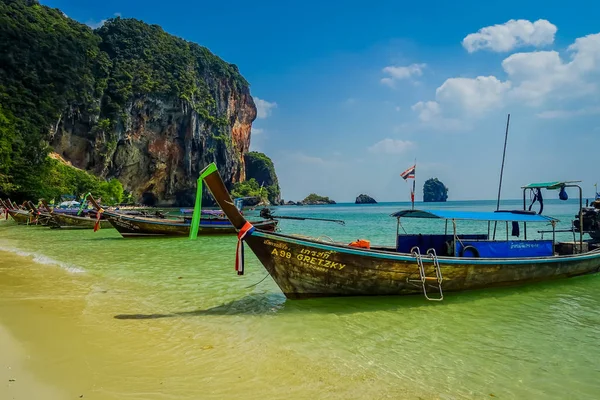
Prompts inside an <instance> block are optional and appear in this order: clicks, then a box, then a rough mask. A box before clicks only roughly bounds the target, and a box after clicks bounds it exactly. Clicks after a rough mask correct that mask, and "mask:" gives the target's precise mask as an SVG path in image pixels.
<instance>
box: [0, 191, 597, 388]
mask: <svg viewBox="0 0 600 400" xmlns="http://www.w3.org/2000/svg"><path fill="white" fill-rule="evenodd" d="M406 206H407V204H406V203H397V204H392V203H389V204H379V205H361V206H358V205H351V204H339V205H333V206H303V207H294V206H291V207H279V208H277V209H274V214H280V215H290V216H306V217H316V218H332V219H342V220H345V221H346V225H345V226H341V225H338V224H335V223H327V222H308V221H289V220H283V221H282V222H281V230H282V231H283V232H287V233H297V234H303V235H309V236H314V237H318V236H322V235H326V236H328V237H331V238H332V239H333V240H335V241H341V242H349V241H352V240H355V239H357V238H366V239H368V240H370V241H371V243H377V244H383V245H393V244H394V242H395V238H394V235H395V232H396V223H395V220H394V219H393V218H390V217H389V214H391V213H392V212H394V211H397V210H398V209H401V208H406ZM521 207H522V203H521V202H519V201H514V202H505V203H503V206H502V208H504V209H508V208H510V209H518V208H521ZM428 208H447V209H457V210H460V209H469V210H479V211H491V210H493V209H495V202H494V201H490V202H485V201H478V202H448V203H445V204H435V205H433V204H432V205H428ZM577 210H578V203H577V202H576V201H568V202H558V201H552V200H550V201H546V207H545V212H544V214H546V215H551V216H554V217H557V218H559V219H560V220H561V223H560V224H559V226H558V228H559V229H560V228H569V227H570V221H571V219H572V218H573V216H574V215H575V213H576V212H577ZM256 213H257V211H256ZM403 226H404V228H405V229H406V230H407V231H408V232H415V231H421V232H440V233H441V232H443V229H444V225H443V223H440V221H406V222H405V223H403ZM462 228H464V229H465V231H468V232H473V231H472V230H475V233H476V232H477V231H478V230H480V231H481V232H482V233H485V232H487V223H483V224H478V223H467V222H459V225H458V230H459V232H460V231H461V229H462ZM528 229H529V233H528V235H529V237H534V236H536V237H537V233H536V231H537V230H538V229H548V227H545V226H529V227H528ZM499 232H501V233H502V234H505V233H504V228H503V227H502V228H499ZM562 236H563V238H564V239H569V240H572V236H571V235H569V234H563V235H562ZM235 244H236V239H235V237H200V238H199V239H198V240H197V241H189V240H187V239H185V238H182V239H162V238H158V239H122V238H121V237H120V236H119V235H118V233H117V232H116V231H114V230H108V229H107V230H100V231H99V232H97V233H94V232H91V231H56V230H50V229H45V228H35V227H23V226H16V225H14V224H12V223H2V224H0V250H6V251H12V252H18V253H19V254H22V255H24V256H27V257H30V258H33V259H34V260H36V261H37V262H39V263H44V264H47V266H48V268H62V269H63V270H64V273H65V276H66V277H69V276H71V277H75V276H78V275H81V274H84V275H85V276H86V277H89V279H91V280H93V281H94V282H95V286H96V288H97V290H96V291H94V293H93V294H90V296H89V299H88V300H87V301H88V303H87V308H86V311H85V313H86V314H89V315H90V317H89V318H91V321H92V322H90V324H92V323H93V324H98V325H102V324H108V325H110V326H113V327H115V329H128V327H133V326H140V325H142V324H143V325H144V326H147V327H148V330H149V331H148V332H151V330H152V329H153V328H156V329H158V327H162V328H164V329H166V332H167V333H164V335H165V337H164V342H161V343H162V345H160V346H157V347H156V351H155V352H156V353H157V354H160V353H162V352H165V353H169V354H171V355H176V356H177V357H175V359H176V360H178V361H177V362H172V363H171V364H168V365H159V366H157V367H156V368H163V367H164V368H165V371H167V370H168V371H169V372H168V374H170V375H172V376H174V377H178V378H181V379H182V380H183V378H184V377H187V376H193V379H194V382H195V385H197V386H194V387H195V388H196V387H197V388H200V387H211V388H212V391H211V395H213V398H225V397H230V396H234V395H235V396H236V397H237V396H239V395H241V393H243V396H244V397H245V398H264V397H265V396H268V397H269V398H296V397H297V398H300V397H310V396H312V397H314V396H317V397H323V398H324V397H327V398H365V399H371V398H414V399H417V398H427V399H429V398H443V399H462V398H467V399H471V398H477V399H479V398H491V397H492V396H494V397H497V398H504V399H512V398H527V399H537V398H539V399H565V398H569V399H588V398H597V397H598V393H600V379H598V378H599V377H600V345H598V339H599V338H600V299H599V296H598V291H599V290H600V277H599V276H597V275H593V276H585V277H580V278H573V279H568V280H563V281H557V282H551V283H544V284H537V285H530V286H524V287H519V288H510V289H494V290H483V291H474V292H468V293H452V294H448V295H447V296H446V298H445V300H444V301H443V302H442V303H430V302H427V301H426V300H425V299H424V298H423V297H421V296H413V297H385V298H339V299H315V300H304V301H289V300H286V299H285V297H284V296H283V295H282V294H281V292H280V291H279V289H278V288H277V286H276V285H275V284H274V282H273V281H272V280H271V278H270V277H268V276H267V274H266V271H265V270H264V268H262V266H261V265H260V264H259V263H258V261H257V260H256V258H255V257H254V256H253V255H251V254H250V252H249V251H247V252H246V253H247V254H248V256H247V263H246V271H247V272H246V275H244V276H242V277H238V276H236V275H235V271H234V266H233V265H234V251H235ZM165 327H166V328H165ZM190 332H194V334H195V335H204V336H205V337H206V338H208V339H206V340H207V341H208V342H210V343H212V342H215V343H216V342H218V343H221V342H222V341H224V342H226V343H228V344H227V345H226V346H225V347H224V348H223V349H222V350H223V351H215V352H214V356H213V355H211V354H209V355H206V354H207V353H206V352H205V353H203V355H202V357H204V358H203V359H202V360H200V358H197V355H198V354H199V353H198V352H199V345H194V344H188V345H184V344H182V343H184V342H183V341H182V340H183V339H182V340H179V339H177V340H175V339H174V338H179V335H184V334H185V335H187V334H190ZM161 334H162V333H161ZM148 335H150V333H148ZM182 337H183V336H182ZM217 338H218V339H217ZM140 340H142V341H143V340H144V338H140ZM148 340H149V339H148ZM215 346H217V344H215ZM123 351H127V349H123ZM157 357H158V355H157ZM198 357H199V356H198ZM211 357H214V359H211ZM151 362H152V360H148V359H144V360H140V365H137V366H136V365H131V366H130V370H131V373H132V376H137V375H136V373H137V374H138V375H139V374H140V372H136V371H137V369H136V368H139V369H140V370H142V369H143V365H142V363H151ZM157 362H158V361H157ZM196 362H197V363H210V365H212V366H213V367H212V369H211V370H210V372H208V373H207V372H206V371H205V372H204V373H203V374H198V376H195V375H193V374H194V372H193V370H194V368H190V366H193V365H195V364H194V363H196ZM240 368H243V370H244V379H241V380H240V381H235V382H232V381H231V377H230V374H231V371H232V370H239V369H240ZM190 374H192V375H190ZM139 379H142V378H139ZM242 381H243V382H242ZM177 382H179V381H177ZM250 383H252V385H250ZM186 385H187V386H186ZM247 385H250V386H249V387H251V388H252V389H251V390H250V391H247V390H246V388H247V387H248V386H247ZM184 386H186V387H187V389H186V390H184V389H183V388H184ZM188 386H189V382H188V383H187V384H186V383H183V382H181V387H179V388H177V387H174V389H173V391H172V392H171V395H174V394H178V393H179V395H180V397H178V398H201V396H200V397H198V396H197V394H198V393H199V392H197V393H195V394H196V396H194V391H193V390H192V389H190V388H189V387H188ZM120 390H122V392H121V393H120V394H122V396H123V398H125V397H127V398H133V396H132V395H131V393H128V392H127V389H126V388H124V389H120ZM178 390H179V392H178ZM198 390H199V389H198ZM153 396H154V397H152V398H171V397H168V396H166V395H165V396H160V395H156V394H153ZM186 396H189V397H186ZM136 398H137V397H136ZM140 398H144V397H143V396H142V397H140Z"/></svg>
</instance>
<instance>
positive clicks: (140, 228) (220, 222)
mask: <svg viewBox="0 0 600 400" xmlns="http://www.w3.org/2000/svg"><path fill="white" fill-rule="evenodd" d="M90 202H91V203H92V204H93V205H94V207H95V208H96V210H97V212H99V213H100V214H101V215H102V216H103V217H104V218H106V219H107V220H108V221H109V222H110V223H111V224H112V226H114V227H115V229H116V230H117V231H118V232H119V233H120V234H121V236H123V237H124V238H128V237H142V236H189V235H190V227H191V221H190V219H187V218H186V219H179V220H174V219H167V218H164V219H163V218H149V217H143V216H136V215H127V214H124V213H120V212H117V211H111V210H104V209H103V208H102V207H101V206H100V205H99V204H98V203H97V202H96V201H95V200H94V198H93V197H91V196H90ZM202 215H203V217H202V218H201V219H200V229H199V231H198V234H200V235H227V234H229V235H231V234H235V233H236V232H237V230H236V229H235V228H234V226H233V225H232V224H231V222H229V220H228V219H227V218H225V217H224V216H223V214H222V213H219V212H212V211H209V210H205V211H203V212H202ZM254 224H255V225H256V226H258V227H260V228H261V229H263V230H264V231H267V232H270V231H274V230H275V229H276V228H277V221H274V220H259V221H254Z"/></svg>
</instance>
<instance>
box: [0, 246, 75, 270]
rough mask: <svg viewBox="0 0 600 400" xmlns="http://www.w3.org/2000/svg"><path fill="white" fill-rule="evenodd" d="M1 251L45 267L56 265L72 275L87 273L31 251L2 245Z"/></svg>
mask: <svg viewBox="0 0 600 400" xmlns="http://www.w3.org/2000/svg"><path fill="white" fill-rule="evenodd" d="M0 251H6V252H8V253H13V254H16V255H19V256H22V257H30V258H32V259H33V261H34V262H36V263H38V264H43V265H56V266H59V267H60V268H62V269H64V270H65V271H67V272H69V273H72V274H82V273H84V272H85V270H84V269H83V268H80V267H78V266H76V265H72V264H67V263H64V262H61V261H58V260H55V259H53V258H51V257H48V256H45V255H43V254H39V253H35V252H29V251H24V250H21V249H17V248H15V247H9V246H3V245H0Z"/></svg>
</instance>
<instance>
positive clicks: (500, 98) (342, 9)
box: [43, 0, 600, 201]
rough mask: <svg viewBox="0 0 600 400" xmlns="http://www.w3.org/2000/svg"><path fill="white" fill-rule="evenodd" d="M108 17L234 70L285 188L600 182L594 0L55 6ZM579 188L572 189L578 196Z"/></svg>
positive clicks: (299, 192) (382, 197)
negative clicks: (434, 181)
mask: <svg viewBox="0 0 600 400" xmlns="http://www.w3.org/2000/svg"><path fill="white" fill-rule="evenodd" d="M43 3H44V4H45V5H48V6H51V7H57V8H60V9H61V10H62V11H63V12H65V13H66V14H67V15H68V16H69V17H71V18H74V19H76V20H78V21H81V22H84V23H87V24H89V25H91V26H95V25H98V24H100V23H101V22H102V20H104V19H106V18H110V17H112V16H114V15H115V14H118V15H121V16H122V17H125V18H126V17H134V18H137V19H141V20H144V21H146V22H148V23H154V24H159V25H161V26H162V27H163V28H164V29H165V30H166V31H167V32H169V33H172V34H174V35H177V36H180V37H183V38H185V39H187V40H190V41H194V42H197V43H199V44H201V45H203V46H206V47H208V48H209V49H210V50H211V51H213V52H214V53H215V54H217V55H219V56H220V57H222V58H223V59H225V60H226V61H228V62H231V63H235V64H237V65H238V66H239V68H240V70H241V72H242V74H243V75H244V76H245V77H246V79H247V80H248V81H249V82H250V84H251V92H252V95H253V96H254V98H255V101H256V102H257V105H258V106H259V118H258V119H257V120H256V121H255V123H254V125H253V134H252V144H251V148H252V149H256V150H259V151H262V152H265V153H266V154H267V155H269V156H270V157H271V158H272V159H273V161H274V163H275V167H276V170H277V173H278V175H279V180H280V184H281V187H282V192H283V197H284V198H285V199H286V200H299V199H302V198H303V197H304V196H306V195H307V194H308V193H310V192H316V193H319V194H322V195H327V196H330V197H331V198H333V199H335V200H337V201H352V200H353V199H354V198H355V197H356V196H357V195H358V194H359V193H368V194H370V195H372V196H373V197H375V198H376V199H377V200H379V201H405V200H408V199H409V186H408V185H407V184H406V183H405V182H404V181H402V179H401V178H400V177H399V174H400V172H402V171H403V170H404V169H406V168H407V167H409V166H410V165H411V164H412V163H413V161H414V159H415V158H416V159H417V186H418V190H417V199H420V198H421V196H422V190H420V187H421V186H422V183H423V182H424V180H426V179H427V178H430V177H437V178H439V179H440V180H442V181H443V182H444V183H445V184H446V185H447V186H448V187H449V189H450V191H449V195H450V199H451V200H464V199H493V198H495V197H496V194H497V185H498V177H499V169H500V162H501V157H502V145H503V140H504V129H505V124H506V115H507V113H510V114H511V127H510V133H509V142H508V150H507V164H506V169H505V177H504V185H503V197H504V198H519V196H520V189H519V187H520V186H521V185H523V184H526V183H529V182H531V181H546V180H559V179H581V180H583V181H584V194H586V195H587V196H592V195H593V184H594V183H596V182H597V181H599V180H600V179H599V176H598V175H599V174H598V172H597V168H596V162H595V161H596V159H597V157H598V153H599V151H600V86H599V83H600V79H599V78H600V25H599V24H598V23H597V21H599V20H600V4H598V3H596V2H593V1H588V2H578V1H570V2H568V3H566V2H557V1H543V2H542V1H530V2H523V1H519V2H516V1H504V2H502V3H501V4H493V3H490V2H481V1H466V2H458V3H457V2H448V1H429V2H422V3H407V2H398V1H372V2H367V3H365V2H359V1H344V2H342V1H335V2H333V1H330V2H323V1H311V0H306V1H303V2H293V3H292V2H281V1H255V2H243V1H228V2H220V3H218V2H193V1H189V0H188V1H179V0H172V1H170V2H163V1H161V2H159V1H153V0H146V1H138V0H134V1H127V2H122V1H113V0H109V1H106V0H104V1H89V0H87V1H85V2H84V1H73V0H71V1H65V0H46V1H43ZM574 194H575V193H573V195H574Z"/></svg>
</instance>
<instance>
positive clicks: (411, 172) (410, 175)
mask: <svg viewBox="0 0 600 400" xmlns="http://www.w3.org/2000/svg"><path fill="white" fill-rule="evenodd" d="M416 169H417V166H416V165H413V166H412V167H410V168H409V169H407V170H406V171H404V172H403V173H401V174H400V176H401V177H402V179H404V180H407V179H415V170H416Z"/></svg>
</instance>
